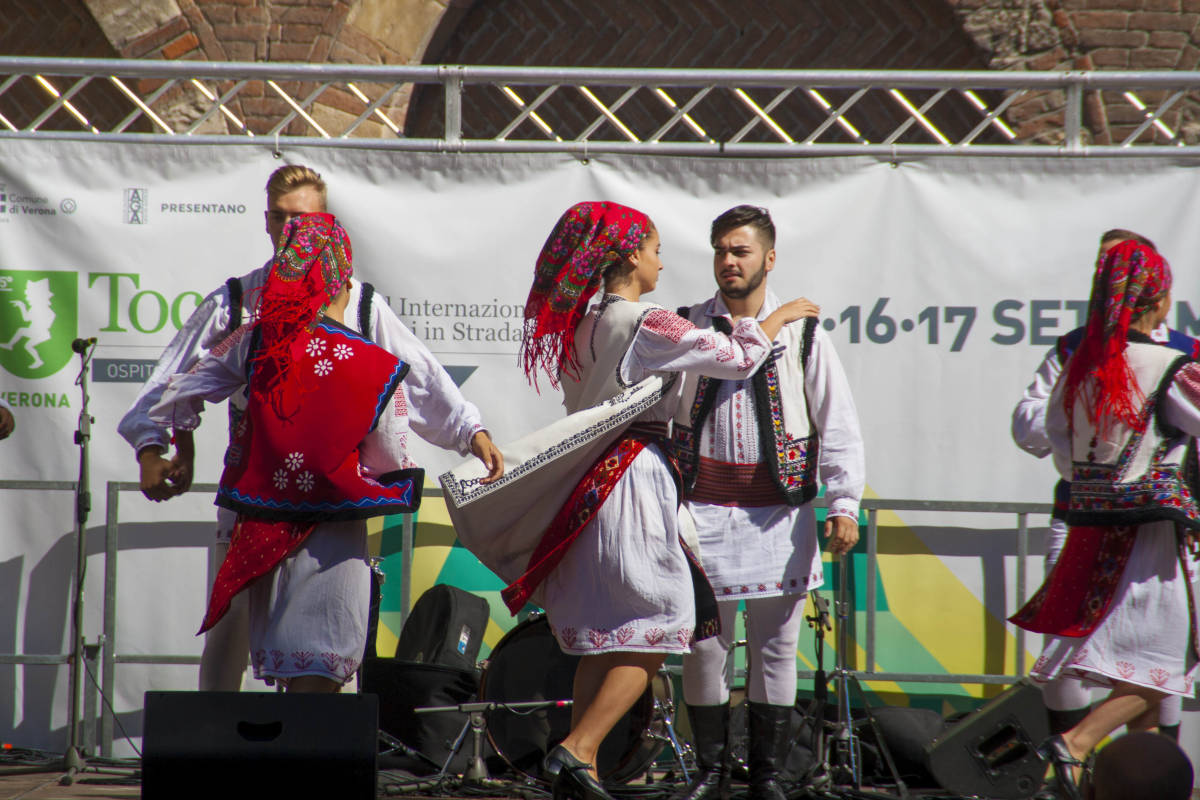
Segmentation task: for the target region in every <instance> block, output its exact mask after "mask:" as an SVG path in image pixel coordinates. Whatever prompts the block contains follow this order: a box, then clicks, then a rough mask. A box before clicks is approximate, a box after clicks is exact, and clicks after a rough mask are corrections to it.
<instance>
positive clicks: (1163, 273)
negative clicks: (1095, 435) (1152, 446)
mask: <svg viewBox="0 0 1200 800" xmlns="http://www.w3.org/2000/svg"><path fill="white" fill-rule="evenodd" d="M1170 288H1171V267H1170V266H1169V265H1168V264H1167V262H1166V260H1165V259H1163V257H1162V256H1160V255H1159V254H1158V253H1157V252H1155V251H1154V249H1153V248H1150V247H1147V246H1146V245H1144V244H1141V243H1139V242H1135V241H1132V240H1131V241H1124V242H1121V243H1120V244H1118V245H1117V246H1116V247H1113V248H1112V249H1110V250H1109V251H1108V252H1107V253H1105V254H1103V255H1102V256H1101V257H1100V261H1099V262H1098V263H1097V265H1096V274H1095V277H1094V278H1093V279H1092V296H1091V298H1090V300H1089V301H1088V321H1087V329H1086V330H1085V332H1084V335H1083V340H1082V341H1081V342H1080V343H1079V349H1078V350H1076V351H1075V354H1074V355H1073V356H1072V357H1071V360H1070V361H1068V362H1067V374H1066V385H1065V387H1064V390H1063V405H1064V408H1065V409H1066V412H1067V418H1068V419H1070V418H1071V416H1072V413H1073V410H1074V408H1075V401H1076V399H1077V398H1078V397H1079V393H1080V392H1081V391H1082V392H1083V394H1084V398H1085V403H1084V407H1085V408H1086V410H1087V415H1088V419H1089V420H1090V421H1091V422H1092V424H1093V425H1094V426H1095V427H1096V430H1097V431H1099V432H1100V433H1101V434H1102V435H1103V434H1104V433H1106V432H1107V431H1108V430H1109V428H1111V426H1112V424H1113V423H1114V422H1118V421H1119V422H1122V423H1124V424H1125V425H1127V426H1129V427H1131V428H1134V429H1136V430H1140V429H1141V428H1142V422H1141V419H1140V415H1139V413H1138V412H1139V411H1140V410H1141V409H1140V407H1141V405H1142V402H1143V401H1144V400H1145V397H1144V396H1143V394H1142V391H1141V389H1140V387H1139V386H1138V384H1137V382H1136V381H1135V380H1134V376H1133V371H1132V370H1131V369H1130V367H1129V361H1128V359H1127V358H1126V357H1125V346H1126V341H1127V338H1128V335H1129V323H1130V322H1131V321H1132V319H1133V317H1134V315H1135V314H1138V313H1140V312H1143V311H1145V310H1147V309H1149V308H1150V306H1151V305H1153V303H1154V302H1155V301H1157V300H1158V299H1159V298H1160V297H1161V296H1162V295H1163V294H1164V293H1165V292H1167V291H1168V290H1170Z"/></svg>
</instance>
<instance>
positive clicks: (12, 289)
mask: <svg viewBox="0 0 1200 800" xmlns="http://www.w3.org/2000/svg"><path fill="white" fill-rule="evenodd" d="M77 285H78V273H76V272H73V271H61V272H60V271H48V270H47V271H32V270H8V269H0V366H3V367H4V368H5V369H6V370H8V371H9V372H10V373H12V374H13V375H16V376H17V377H20V378H47V377H49V376H51V375H53V374H54V373H56V372H58V371H59V370H60V369H62V368H63V367H64V366H66V364H67V362H68V361H70V360H71V342H72V340H74V338H75V335H76V331H77V330H78V323H77V321H76V320H77V315H78V310H79V299H78V291H77V289H76V287H77Z"/></svg>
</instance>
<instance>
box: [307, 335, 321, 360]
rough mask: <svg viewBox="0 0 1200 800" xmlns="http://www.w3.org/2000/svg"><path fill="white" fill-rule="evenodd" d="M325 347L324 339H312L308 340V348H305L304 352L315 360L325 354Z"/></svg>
mask: <svg viewBox="0 0 1200 800" xmlns="http://www.w3.org/2000/svg"><path fill="white" fill-rule="evenodd" d="M325 347H326V344H325V340H324V339H316V338H313V339H310V340H309V342H308V347H306V348H304V349H305V352H307V353H308V354H309V355H310V356H312V357H313V358H316V357H317V356H321V355H324V354H325Z"/></svg>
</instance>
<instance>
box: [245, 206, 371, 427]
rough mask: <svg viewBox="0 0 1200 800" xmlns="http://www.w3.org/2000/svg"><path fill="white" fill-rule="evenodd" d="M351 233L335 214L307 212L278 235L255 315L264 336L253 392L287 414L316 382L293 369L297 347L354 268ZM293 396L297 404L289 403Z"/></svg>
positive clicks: (253, 376) (278, 411) (290, 222)
mask: <svg viewBox="0 0 1200 800" xmlns="http://www.w3.org/2000/svg"><path fill="white" fill-rule="evenodd" d="M352 262H353V251H352V250H351V248H350V238H349V237H348V236H347V235H346V231H345V229H344V228H342V226H341V225H340V224H338V221H337V219H335V218H334V216H333V215H332V214H304V215H302V216H299V217H295V218H294V219H292V220H289V221H288V223H287V225H285V226H284V228H283V232H282V233H281V234H280V236H279V244H278V245H277V247H276V250H275V258H274V260H273V261H272V262H271V272H270V274H269V275H268V276H267V282H266V284H265V285H264V286H263V290H262V295H261V296H260V297H259V301H258V309H257V313H256V315H255V317H256V322H255V325H257V326H258V329H259V335H260V337H261V344H260V349H259V351H258V355H256V356H255V358H254V372H253V375H252V377H251V380H250V391H251V394H252V396H254V397H255V398H256V399H258V400H266V401H268V402H270V403H271V407H272V408H273V409H274V411H275V413H276V414H278V415H279V416H280V417H281V418H283V419H287V418H288V417H290V416H291V415H292V414H293V413H295V408H297V407H298V406H299V403H300V396H301V395H303V394H305V393H306V392H307V391H308V390H309V389H310V388H311V381H309V380H306V378H307V376H302V375H300V374H299V373H297V372H296V371H295V370H293V369H292V366H293V363H294V361H295V358H294V355H293V353H294V352H295V351H296V349H297V347H303V346H304V345H305V344H306V343H307V337H308V336H310V335H311V334H312V331H313V328H314V327H315V326H316V324H317V321H318V320H319V319H320V318H321V315H322V314H324V312H325V309H326V308H328V306H329V303H330V302H331V301H332V300H333V298H334V297H336V296H337V294H338V292H340V291H341V290H342V287H343V286H345V285H346V284H347V283H348V282H349V280H350V276H351V275H352V274H354V268H353V266H352ZM285 399H286V400H291V401H293V402H292V408H291V409H289V408H287V407H286V406H285Z"/></svg>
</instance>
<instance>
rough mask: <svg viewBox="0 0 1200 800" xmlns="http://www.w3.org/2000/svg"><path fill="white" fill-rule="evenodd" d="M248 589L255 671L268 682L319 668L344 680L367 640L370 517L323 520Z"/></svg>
mask: <svg viewBox="0 0 1200 800" xmlns="http://www.w3.org/2000/svg"><path fill="white" fill-rule="evenodd" d="M246 591H247V592H248V594H249V602H250V660H251V663H252V665H253V667H254V677H256V678H258V679H260V680H264V681H266V682H267V683H269V684H270V683H274V682H275V681H276V680H283V681H287V680H288V679H290V678H295V677H298V676H301V675H317V676H320V677H322V678H328V679H329V680H332V681H336V682H337V683H339V684H342V683H345V682H346V681H348V680H350V678H351V677H353V675H354V673H355V672H356V671H357V670H358V667H359V663H360V662H361V660H362V655H363V650H364V648H365V647H366V643H367V619H368V616H369V614H370V604H371V572H370V567H369V566H368V564H367V525H366V522H365V521H363V520H352V521H349V522H327V523H322V524H320V525H318V526H317V527H316V529H315V530H314V531H313V532H312V533H311V534H309V537H308V538H307V539H306V540H305V542H304V544H302V545H301V546H300V547H299V548H298V549H297V550H296V551H295V552H294V553H292V554H291V555H289V556H288V557H287V558H285V559H284V560H283V561H282V562H281V563H280V564H279V566H277V567H276V568H275V569H274V570H273V571H272V572H271V573H269V574H267V575H264V576H263V577H262V578H260V579H259V580H257V581H255V582H254V583H253V584H251V585H250V586H249V587H248V588H247V589H246Z"/></svg>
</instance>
